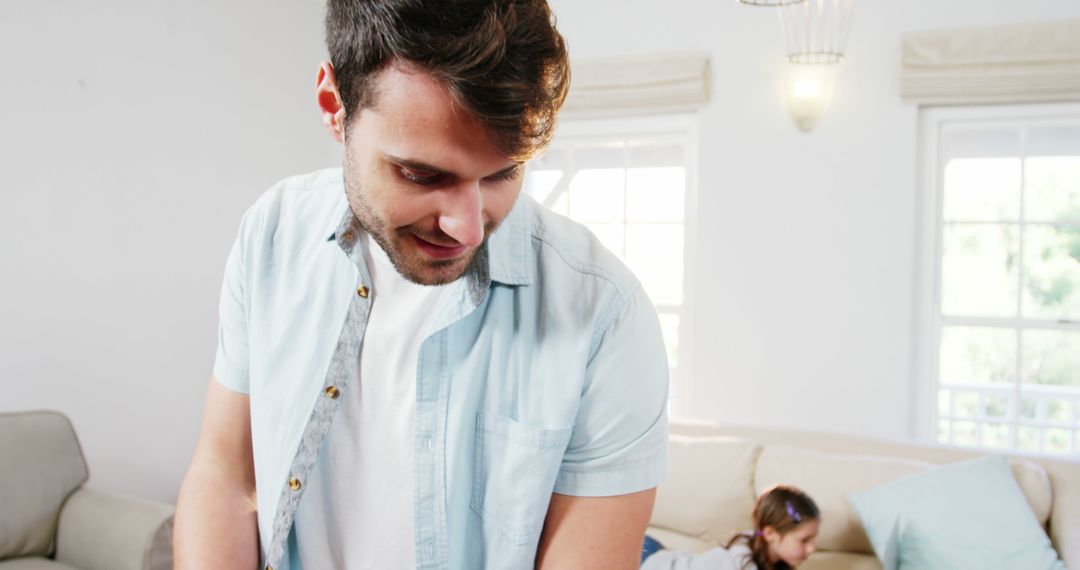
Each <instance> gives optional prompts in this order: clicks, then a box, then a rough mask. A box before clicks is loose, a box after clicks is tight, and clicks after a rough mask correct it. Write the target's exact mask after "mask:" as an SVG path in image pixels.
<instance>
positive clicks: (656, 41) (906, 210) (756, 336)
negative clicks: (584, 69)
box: [552, 0, 1080, 438]
mask: <svg viewBox="0 0 1080 570" xmlns="http://www.w3.org/2000/svg"><path fill="white" fill-rule="evenodd" d="M552 3H553V5H554V6H555V8H556V11H557V14H558V16H559V24H560V28H561V29H562V31H563V33H564V34H565V35H566V36H567V38H568V41H569V45H570V49H571V53H572V56H573V57H575V58H588V57H601V56H614V55H624V54H636V53H649V52H671V51H700V50H705V51H708V52H709V53H711V55H712V73H713V82H712V87H713V90H712V101H711V104H710V105H709V107H707V108H706V109H704V110H702V111H700V113H699V119H700V132H701V136H700V142H699V147H700V148H699V151H700V157H701V171H700V178H699V184H698V211H697V222H698V223H697V227H698V235H697V238H696V242H695V245H696V252H695V256H696V257H695V258H693V259H691V260H690V262H691V263H693V264H694V270H693V271H694V275H695V280H694V282H693V283H691V284H690V285H691V288H692V291H693V293H694V300H693V301H692V302H693V308H694V317H693V325H692V328H691V330H684V331H682V332H683V335H682V338H683V339H684V340H683V342H690V343H692V344H691V346H690V347H688V349H689V351H688V352H689V353H688V354H684V355H683V358H682V359H681V360H682V361H683V362H685V361H687V357H689V363H690V365H691V368H692V370H693V381H694V385H693V386H692V390H693V391H692V397H689V398H685V399H684V400H683V401H684V402H688V404H689V406H688V409H684V410H683V411H684V412H688V413H690V414H692V415H696V416H701V417H707V418H711V419H715V420H718V421H722V422H735V423H750V424H760V425H773V426H782V427H795V428H805V429H816V430H824V431H839V432H847V433H857V434H866V435H873V436H881V437H889V438H903V437H906V436H907V435H908V434H909V433H911V426H910V425H909V418H910V416H911V409H910V406H911V399H912V396H911V393H912V382H911V374H912V372H911V371H912V361H911V359H912V345H913V342H912V317H913V315H912V310H913V309H912V305H913V289H912V288H913V279H914V276H913V271H914V270H915V267H916V260H915V258H914V251H915V235H914V232H915V227H916V220H915V204H916V203H915V199H916V191H917V188H916V160H917V159H916V157H917V154H916V151H917V140H916V137H917V128H916V127H917V113H918V111H917V108H916V107H915V106H912V105H905V104H903V103H902V102H901V101H900V98H899V96H898V92H899V75H898V73H899V48H900V37H901V34H902V33H903V32H905V31H914V30H923V29H932V28H942V27H963V26H978V25H993V24H1000V23H1010V22H1025V21H1041V20H1050V19H1056V18H1066V17H1072V18H1075V17H1080V3H1078V2H1075V1H1074V0H1035V1H1028V2H1014V1H1007V0H950V1H948V2H940V1H936V0H909V1H903V2H884V1H874V0H861V2H860V3H859V5H858V6H857V8H856V12H855V17H854V21H853V28H852V32H851V36H850V40H849V43H848V58H847V61H846V62H845V63H844V65H843V68H842V71H841V73H840V76H839V79H838V84H837V87H836V91H835V94H834V97H833V101H832V106H831V108H830V110H829V111H828V113H827V114H826V116H825V117H824V119H823V120H822V122H821V124H820V125H819V126H818V128H817V129H816V130H815V131H814V132H813V133H812V134H809V135H807V134H803V133H800V132H798V131H797V130H796V129H795V127H794V126H793V125H792V124H791V121H790V120H789V119H788V117H787V115H786V112H785V110H784V107H783V105H782V103H781V101H780V96H779V89H778V79H779V74H780V73H782V71H783V70H784V67H785V65H786V64H785V61H784V51H783V50H784V46H783V36H782V32H781V29H780V22H779V15H778V14H777V13H776V11H775V9H771V8H760V7H751V6H744V5H741V4H739V3H738V2H736V1H735V0H708V1H704V0H669V1H668V2H662V3H661V2H652V1H646V0H589V1H588V2H582V1H580V0H552Z"/></svg>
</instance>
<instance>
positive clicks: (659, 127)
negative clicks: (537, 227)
mask: <svg viewBox="0 0 1080 570" xmlns="http://www.w3.org/2000/svg"><path fill="white" fill-rule="evenodd" d="M633 137H641V138H644V139H656V138H661V137H662V138H668V139H671V140H678V142H680V143H681V144H683V145H684V146H683V148H684V150H685V154H684V164H685V169H686V178H685V184H686V190H685V191H686V194H685V196H684V212H683V296H682V304H681V306H680V307H679V310H678V315H679V329H678V338H679V344H678V348H677V353H678V366H677V367H672V368H671V376H670V377H671V395H672V396H673V397H672V398H671V399H670V400H669V408H668V413H669V415H671V416H672V417H681V416H685V415H687V414H688V413H689V412H690V405H689V402H692V401H693V389H694V378H695V376H694V372H693V370H694V367H693V362H694V360H693V355H694V346H693V345H694V336H695V335H693V334H692V331H694V330H695V328H694V323H693V320H694V310H693V307H694V302H693V301H694V283H695V267H694V263H693V262H692V260H694V259H696V239H695V238H696V236H697V179H698V118H697V114H695V113H690V114H668V115H649V116H635V117H618V118H563V119H561V120H560V122H559V127H558V132H557V133H556V135H555V138H554V140H553V142H552V147H553V148H558V147H562V146H577V145H583V146H584V145H588V144H590V143H595V142H603V141H608V140H611V139H614V138H633Z"/></svg>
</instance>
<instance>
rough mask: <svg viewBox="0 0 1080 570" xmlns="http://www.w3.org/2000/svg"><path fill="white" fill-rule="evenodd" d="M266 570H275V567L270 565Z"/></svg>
mask: <svg viewBox="0 0 1080 570" xmlns="http://www.w3.org/2000/svg"><path fill="white" fill-rule="evenodd" d="M266 570H274V567H273V566H270V565H267V566H266Z"/></svg>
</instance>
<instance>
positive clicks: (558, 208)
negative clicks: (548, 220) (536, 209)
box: [551, 192, 570, 216]
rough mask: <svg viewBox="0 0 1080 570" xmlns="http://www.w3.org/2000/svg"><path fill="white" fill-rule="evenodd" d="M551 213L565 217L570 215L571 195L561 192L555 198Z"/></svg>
mask: <svg viewBox="0 0 1080 570" xmlns="http://www.w3.org/2000/svg"><path fill="white" fill-rule="evenodd" d="M551 211H553V212H555V213H556V214H562V215H564V216H569V215H570V193H569V192H559V194H558V197H557V198H555V203H554V204H552V205H551Z"/></svg>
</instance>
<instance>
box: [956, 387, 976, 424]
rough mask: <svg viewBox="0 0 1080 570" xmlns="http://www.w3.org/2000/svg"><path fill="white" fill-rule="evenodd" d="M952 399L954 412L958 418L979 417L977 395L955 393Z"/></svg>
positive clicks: (973, 393)
mask: <svg viewBox="0 0 1080 570" xmlns="http://www.w3.org/2000/svg"><path fill="white" fill-rule="evenodd" d="M953 399H954V400H955V403H954V405H955V406H956V407H955V408H954V410H953V411H954V412H956V417H958V418H975V417H978V416H981V415H982V414H980V413H979V394H977V393H975V392H955V393H953Z"/></svg>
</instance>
